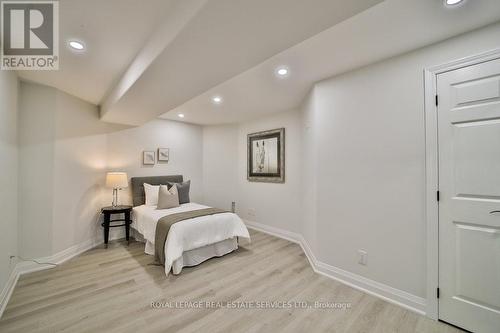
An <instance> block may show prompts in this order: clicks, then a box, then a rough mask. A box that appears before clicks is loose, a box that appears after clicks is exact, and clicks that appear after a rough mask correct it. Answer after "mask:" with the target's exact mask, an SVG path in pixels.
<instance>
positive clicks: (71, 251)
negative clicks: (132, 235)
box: [0, 235, 122, 318]
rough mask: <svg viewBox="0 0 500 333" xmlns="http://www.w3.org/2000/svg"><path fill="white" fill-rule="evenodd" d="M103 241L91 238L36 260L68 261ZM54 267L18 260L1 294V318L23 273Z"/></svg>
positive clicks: (47, 261) (56, 262)
mask: <svg viewBox="0 0 500 333" xmlns="http://www.w3.org/2000/svg"><path fill="white" fill-rule="evenodd" d="M120 238H122V237H120V236H118V235H117V236H115V237H110V240H115V239H120ZM102 243H104V241H103V239H102V237H101V238H95V239H89V240H87V241H85V242H82V243H80V244H77V245H73V246H71V247H69V248H67V249H66V250H63V251H61V252H58V253H56V254H54V255H52V256H48V257H42V258H36V259H35V260H36V261H38V262H41V263H53V264H57V265H60V264H62V263H64V262H65V261H68V260H70V259H71V258H74V257H76V256H77V255H79V254H82V253H83V252H85V251H88V250H90V249H92V248H94V247H96V246H98V245H100V244H102ZM54 267H55V266H54V265H40V264H37V263H35V262H32V261H21V262H18V263H17V264H16V266H14V269H13V270H12V272H11V274H10V276H9V279H8V280H7V283H6V284H5V286H4V288H3V290H2V293H1V294H0V318H2V315H3V312H4V311H5V308H6V307H7V303H8V302H9V299H10V297H11V296H12V292H13V291H14V288H15V287H16V284H17V281H18V280H19V277H20V276H21V275H23V274H28V273H32V272H37V271H41V270H44V269H50V268H54Z"/></svg>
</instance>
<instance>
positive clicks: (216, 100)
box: [212, 96, 222, 104]
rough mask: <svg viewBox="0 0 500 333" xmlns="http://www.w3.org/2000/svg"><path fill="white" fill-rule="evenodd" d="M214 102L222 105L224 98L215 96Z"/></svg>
mask: <svg viewBox="0 0 500 333" xmlns="http://www.w3.org/2000/svg"><path fill="white" fill-rule="evenodd" d="M212 102H214V103H215V104H220V103H222V97H220V96H214V97H212Z"/></svg>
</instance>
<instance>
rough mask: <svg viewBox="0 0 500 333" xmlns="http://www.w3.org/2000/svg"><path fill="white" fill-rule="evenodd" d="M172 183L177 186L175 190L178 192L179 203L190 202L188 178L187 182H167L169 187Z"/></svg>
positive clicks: (189, 182)
mask: <svg viewBox="0 0 500 333" xmlns="http://www.w3.org/2000/svg"><path fill="white" fill-rule="evenodd" d="M174 185H176V186H177V191H178V192H179V203H180V204H185V203H189V202H191V200H189V187H190V186H191V181H190V180H188V181H187V182H184V183H171V182H168V186H169V188H170V187H172V186H174Z"/></svg>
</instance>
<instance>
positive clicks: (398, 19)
mask: <svg viewBox="0 0 500 333" xmlns="http://www.w3.org/2000/svg"><path fill="white" fill-rule="evenodd" d="M498 20H500V5H499V1H498V0H474V1H471V0H470V1H466V2H465V3H464V4H463V5H461V6H460V7H457V8H453V9H450V8H445V7H444V6H443V1H441V0H386V1H384V2H383V3H380V4H378V5H376V6H374V7H372V8H370V9H369V10H366V11H364V12H363V13H360V14H358V15H356V16H354V17H352V18H350V19H348V20H345V21H344V22H341V23H340V24H337V25H335V26H333V27H331V28H329V29H327V30H325V31H323V32H321V33H319V34H317V35H315V36H314V37H312V38H310V39H307V40H305V41H304V42H302V43H299V44H297V45H295V46H293V47H291V48H289V49H287V50H285V51H283V52H281V53H279V54H277V55H275V56H273V57H271V58H269V59H267V60H266V61H264V62H262V63H260V64H259V65H257V66H255V67H253V68H251V69H249V70H247V71H245V72H243V73H241V74H239V75H236V76H234V77H232V78H231V79H229V80H227V81H225V82H223V83H221V84H219V85H216V86H214V87H212V88H210V89H208V90H207V91H205V92H204V93H202V94H200V95H199V96H196V97H195V98H192V99H191V100H189V101H187V102H186V103H184V104H182V105H180V106H178V107H176V108H173V109H171V110H169V111H167V112H166V113H164V114H163V115H162V116H161V118H165V119H172V120H179V121H185V122H190V123H195V124H201V125H214V124H224V123H235V122H241V121H245V120H249V119H252V118H256V117H259V116H262V115H265V114H268V113H273V112H280V111H286V110H291V109H294V108H297V107H298V106H300V105H301V103H302V101H303V100H304V98H305V97H306V95H307V93H308V92H309V91H310V89H311V88H312V86H313V84H314V83H315V82H318V81H321V80H323V79H325V78H328V77H332V76H334V75H338V74H341V73H344V72H346V71H349V70H352V69H355V68H359V67H362V66H366V65H368V64H370V63H374V62H377V61H380V60H383V59H387V58H389V57H392V56H395V55H399V54H402V53H404V52H408V51H411V50H414V49H417V48H420V47H423V46H426V45H429V44H432V43H435V42H439V41H442V40H444V39H447V38H450V37H453V36H456V35H459V34H461V33H464V32H467V31H471V30H473V29H476V28H479V27H482V26H485V25H488V24H490V23H493V22H496V21H498ZM280 65H286V66H288V68H289V69H290V75H289V77H288V78H287V79H279V78H277V77H276V75H275V69H276V68H277V67H279V66H280ZM216 95H217V96H219V95H220V96H222V97H223V99H224V102H223V103H222V104H220V105H214V104H213V103H212V101H211V98H212V97H213V96H216ZM179 113H181V114H184V116H185V117H184V118H183V119H180V118H179V117H178V114H179Z"/></svg>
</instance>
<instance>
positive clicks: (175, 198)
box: [156, 185, 179, 209]
mask: <svg viewBox="0 0 500 333" xmlns="http://www.w3.org/2000/svg"><path fill="white" fill-rule="evenodd" d="M175 207H179V193H178V192H177V187H176V186H172V187H171V188H170V190H169V189H168V186H165V185H160V190H159V192H158V206H156V209H169V208H175Z"/></svg>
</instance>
